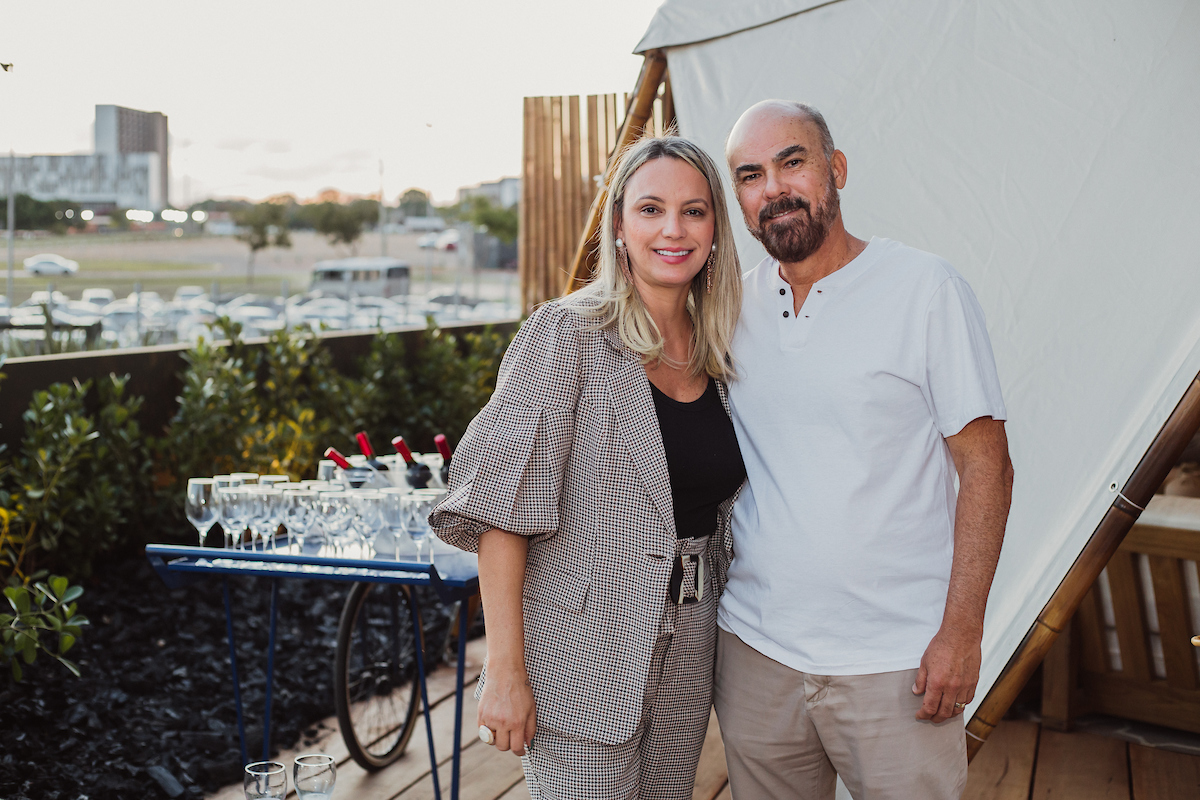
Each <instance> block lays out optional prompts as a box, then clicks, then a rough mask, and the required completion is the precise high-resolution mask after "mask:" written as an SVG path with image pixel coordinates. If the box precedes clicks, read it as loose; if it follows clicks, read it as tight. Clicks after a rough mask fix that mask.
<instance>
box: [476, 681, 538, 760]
mask: <svg viewBox="0 0 1200 800" xmlns="http://www.w3.org/2000/svg"><path fill="white" fill-rule="evenodd" d="M490 667H491V665H490V664H489V669H488V676H487V682H486V683H485V684H484V686H483V696H482V697H480V698H479V715H478V721H479V724H480V725H486V726H488V727H489V728H491V729H492V731H493V732H494V734H495V736H496V742H495V745H496V749H497V750H512V751H513V754H514V755H518V756H523V755H525V745H527V744H529V743H530V742H532V741H533V734H534V732H535V731H536V730H537V709H536V708H535V707H534V704H533V689H531V688H530V687H529V679H528V678H527V677H525V675H524V674H520V675H518V674H515V672H514V671H513V670H500V669H497V670H495V671H493V669H491V668H490ZM521 672H522V673H524V670H521Z"/></svg>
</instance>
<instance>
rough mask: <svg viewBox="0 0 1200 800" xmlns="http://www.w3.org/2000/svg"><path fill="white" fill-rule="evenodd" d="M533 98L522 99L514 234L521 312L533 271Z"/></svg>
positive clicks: (524, 308)
mask: <svg viewBox="0 0 1200 800" xmlns="http://www.w3.org/2000/svg"><path fill="white" fill-rule="evenodd" d="M534 102H535V100H534V98H532V97H526V98H525V103H524V109H523V110H524V117H525V122H524V128H523V133H522V145H523V147H524V152H522V154H521V186H522V187H523V191H522V192H521V200H520V203H521V214H520V216H519V217H518V219H517V224H518V226H519V227H518V235H517V276H518V277H519V278H520V286H521V298H520V304H521V313H524V312H526V311H528V309H529V306H528V304H527V303H526V301H525V287H527V286H528V285H529V283H530V278H531V277H532V275H533V259H532V251H533V244H534V243H533V225H532V223H531V221H530V219H531V214H532V213H533V212H532V209H533V207H534V204H533V202H532V197H533V192H534V189H533V187H534V186H535V185H536V184H537V180H536V178H535V177H534V156H535V153H534V137H533V133H534V124H535V123H534V120H535V118H536V117H535V115H534Z"/></svg>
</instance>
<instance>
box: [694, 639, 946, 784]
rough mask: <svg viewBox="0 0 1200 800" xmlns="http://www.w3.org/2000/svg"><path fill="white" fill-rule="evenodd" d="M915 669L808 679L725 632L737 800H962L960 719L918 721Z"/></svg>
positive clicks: (721, 694) (727, 723) (723, 660)
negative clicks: (839, 791) (840, 793)
mask: <svg viewBox="0 0 1200 800" xmlns="http://www.w3.org/2000/svg"><path fill="white" fill-rule="evenodd" d="M916 675H917V671H916V670H915V669H911V670H902V671H900V672H884V673H880V674H877V675H809V674H807V673H803V672H797V671H796V670H794V669H791V668H789V667H785V666H784V665H783V664H780V663H779V662H778V661H774V660H772V659H770V658H767V657H766V656H764V655H763V654H761V653H759V652H758V651H757V650H755V649H753V648H752V647H749V646H747V645H746V644H745V643H743V642H742V640H741V639H739V638H738V637H737V636H735V635H733V634H731V633H728V632H727V631H724V630H721V631H718V634H717V680H716V692H715V695H714V703H715V705H716V708H717V717H718V719H719V721H720V723H721V736H722V738H723V739H724V741H725V758H726V761H727V762H728V765H729V787H730V790H731V792H732V794H733V800H783V799H784V798H799V799H801V800H833V797H834V787H835V785H836V781H837V777H838V776H839V775H840V776H841V778H842V782H843V783H844V784H846V788H847V789H849V790H850V794H851V795H853V796H854V798H855V800H893V799H894V800H954V799H956V798H959V797H961V796H962V792H963V787H964V786H965V785H966V782H967V748H966V736H965V733H964V730H963V719H962V717H961V716H958V717H953V718H951V719H948V720H946V721H945V722H942V723H939V724H937V725H935V724H933V723H931V722H927V721H918V720H917V719H916V714H917V711H918V710H919V709H920V708H921V701H922V698H921V697H920V696H917V695H914V694H913V693H912V685H913V681H915V680H916Z"/></svg>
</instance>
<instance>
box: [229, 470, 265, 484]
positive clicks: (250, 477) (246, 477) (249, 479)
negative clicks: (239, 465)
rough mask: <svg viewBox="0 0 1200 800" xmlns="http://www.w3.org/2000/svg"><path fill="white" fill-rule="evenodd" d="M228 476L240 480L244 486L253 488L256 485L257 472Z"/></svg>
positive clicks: (234, 473)
mask: <svg viewBox="0 0 1200 800" xmlns="http://www.w3.org/2000/svg"><path fill="white" fill-rule="evenodd" d="M229 474H230V476H232V477H234V478H241V479H242V484H243V485H244V486H255V485H257V484H258V473H257V472H231V473H229Z"/></svg>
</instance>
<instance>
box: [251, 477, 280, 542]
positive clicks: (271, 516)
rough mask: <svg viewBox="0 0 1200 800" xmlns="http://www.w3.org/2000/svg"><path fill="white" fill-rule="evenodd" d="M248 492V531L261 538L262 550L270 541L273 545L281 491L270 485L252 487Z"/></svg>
mask: <svg viewBox="0 0 1200 800" xmlns="http://www.w3.org/2000/svg"><path fill="white" fill-rule="evenodd" d="M249 494H250V532H251V535H253V536H256V537H257V538H260V539H262V543H263V551H264V552H265V551H266V549H267V544H268V543H270V545H271V547H272V549H274V547H275V535H276V534H277V533H278V532H279V517H280V501H281V500H282V499H283V492H282V491H280V490H279V489H273V488H271V487H270V486H258V487H254V490H253V491H252V492H250V493H249Z"/></svg>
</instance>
